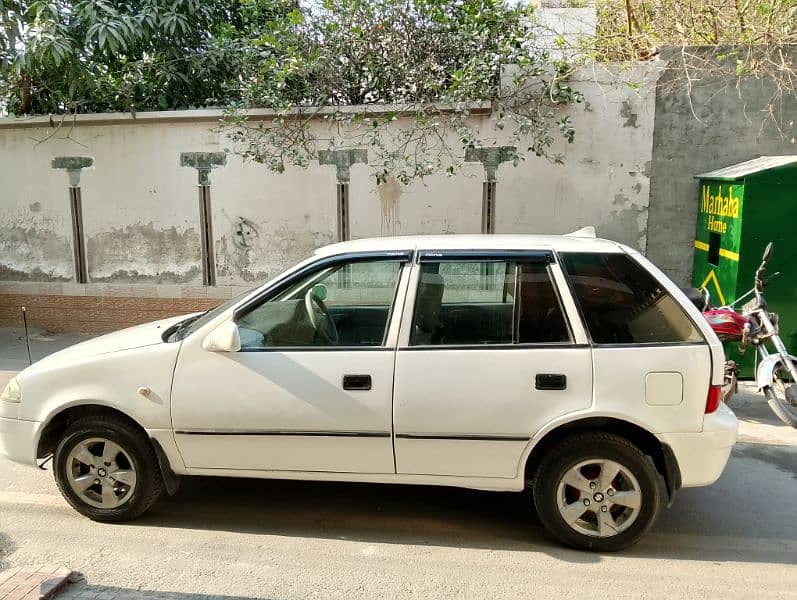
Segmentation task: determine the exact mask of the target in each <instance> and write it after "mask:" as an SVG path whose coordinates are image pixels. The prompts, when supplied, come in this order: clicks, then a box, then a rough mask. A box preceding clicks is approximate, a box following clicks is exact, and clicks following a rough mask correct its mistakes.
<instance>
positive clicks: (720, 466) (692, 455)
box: [659, 403, 739, 487]
mask: <svg viewBox="0 0 797 600" xmlns="http://www.w3.org/2000/svg"><path fill="white" fill-rule="evenodd" d="M738 430H739V423H738V421H737V420H736V415H734V414H733V411H731V409H730V408H728V407H727V406H726V405H725V404H724V403H721V404H720V407H719V408H718V409H717V410H716V411H715V412H713V413H712V414H710V415H706V416H705V417H704V419H703V431H701V432H699V433H663V434H660V436H659V437H660V438H661V441H662V442H664V443H666V444H668V445H669V446H670V448H672V451H673V454H674V455H675V458H676V460H677V461H678V468H679V470H680V472H681V485H682V486H683V487H699V486H702V485H710V484H712V483H714V482H715V481H717V479H719V477H720V475H722V471H723V470H724V469H725V465H726V464H727V463H728V458H729V457H730V455H731V449H732V448H733V445H734V444H735V443H736V437H737V435H738Z"/></svg>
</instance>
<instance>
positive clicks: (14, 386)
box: [0, 377, 22, 402]
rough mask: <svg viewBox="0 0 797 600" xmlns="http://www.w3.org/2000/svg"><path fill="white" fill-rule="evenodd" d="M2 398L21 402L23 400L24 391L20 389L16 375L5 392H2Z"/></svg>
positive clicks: (6, 400) (0, 395) (0, 397)
mask: <svg viewBox="0 0 797 600" xmlns="http://www.w3.org/2000/svg"><path fill="white" fill-rule="evenodd" d="M0 400H3V401H5V402H20V401H21V400H22V391H21V390H20V389H19V382H18V381H17V378H16V377H14V378H13V379H11V381H9V382H8V385H6V387H5V389H4V390H3V393H2V394H0Z"/></svg>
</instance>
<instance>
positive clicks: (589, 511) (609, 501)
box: [556, 458, 642, 538]
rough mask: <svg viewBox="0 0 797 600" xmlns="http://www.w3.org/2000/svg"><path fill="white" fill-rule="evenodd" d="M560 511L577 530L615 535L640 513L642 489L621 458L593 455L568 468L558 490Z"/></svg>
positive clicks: (609, 535) (602, 534)
mask: <svg viewBox="0 0 797 600" xmlns="http://www.w3.org/2000/svg"><path fill="white" fill-rule="evenodd" d="M556 499H557V506H558V508H559V514H560V516H561V517H562V519H563V520H564V521H565V523H567V525H568V526H569V527H570V528H572V529H573V530H575V531H577V532H578V533H581V534H584V535H588V536H591V537H600V538H606V537H613V536H615V535H618V534H620V533H622V532H623V531H625V530H627V529H628V528H629V527H631V525H633V523H634V521H636V519H637V517H638V516H639V512H640V510H641V508H642V491H641V488H640V486H639V482H638V481H637V479H636V477H634V475H633V473H631V470H630V469H628V468H627V467H625V466H624V465H621V464H620V463H618V462H615V461H613V460H608V459H602V458H594V459H589V460H585V461H582V462H579V463H577V464H575V465H573V466H572V467H571V468H570V469H568V470H567V471H566V472H565V474H564V476H563V477H562V479H561V480H560V481H559V485H558V487H557V490H556Z"/></svg>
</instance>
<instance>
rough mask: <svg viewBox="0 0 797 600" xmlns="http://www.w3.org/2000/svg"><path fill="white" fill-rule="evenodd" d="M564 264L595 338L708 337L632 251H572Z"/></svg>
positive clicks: (626, 341) (656, 340)
mask: <svg viewBox="0 0 797 600" xmlns="http://www.w3.org/2000/svg"><path fill="white" fill-rule="evenodd" d="M562 262H563V263H564V267H565V270H566V272H567V276H568V277H569V279H570V282H571V285H572V287H573V291H574V293H575V297H576V301H577V302H578V304H579V306H580V308H581V313H582V315H583V316H584V321H585V325H586V327H587V329H588V330H589V333H590V336H591V337H592V340H593V341H594V342H596V343H598V344H639V343H674V342H684V343H693V342H700V341H703V336H702V335H701V334H700V331H699V330H698V329H697V328H696V327H695V325H694V323H692V321H691V320H690V319H689V317H688V316H687V315H686V313H685V312H684V311H683V308H681V306H680V305H679V304H678V302H677V301H676V300H675V299H674V298H673V297H672V296H671V295H670V294H669V293H668V292H667V291H666V290H665V289H664V287H663V286H662V285H661V283H659V282H658V281H657V280H656V279H655V278H654V277H653V276H652V275H651V274H650V273H648V271H647V270H646V269H645V268H644V267H642V265H640V264H639V263H637V262H636V261H635V260H634V259H633V258H632V257H630V256H628V255H627V254H611V253H606V254H599V253H566V254H562Z"/></svg>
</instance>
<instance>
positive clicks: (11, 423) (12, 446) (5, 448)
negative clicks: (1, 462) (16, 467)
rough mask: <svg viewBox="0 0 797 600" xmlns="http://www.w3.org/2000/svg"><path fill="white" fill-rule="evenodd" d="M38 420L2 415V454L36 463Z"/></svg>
mask: <svg viewBox="0 0 797 600" xmlns="http://www.w3.org/2000/svg"><path fill="white" fill-rule="evenodd" d="M40 425H41V424H40V423H37V422H36V421H23V420H21V419H14V418H6V417H0V456H5V457H6V458H8V459H9V460H13V461H14V462H19V463H24V464H26V465H35V464H36V449H35V445H36V434H37V432H38V430H39V426H40Z"/></svg>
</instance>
